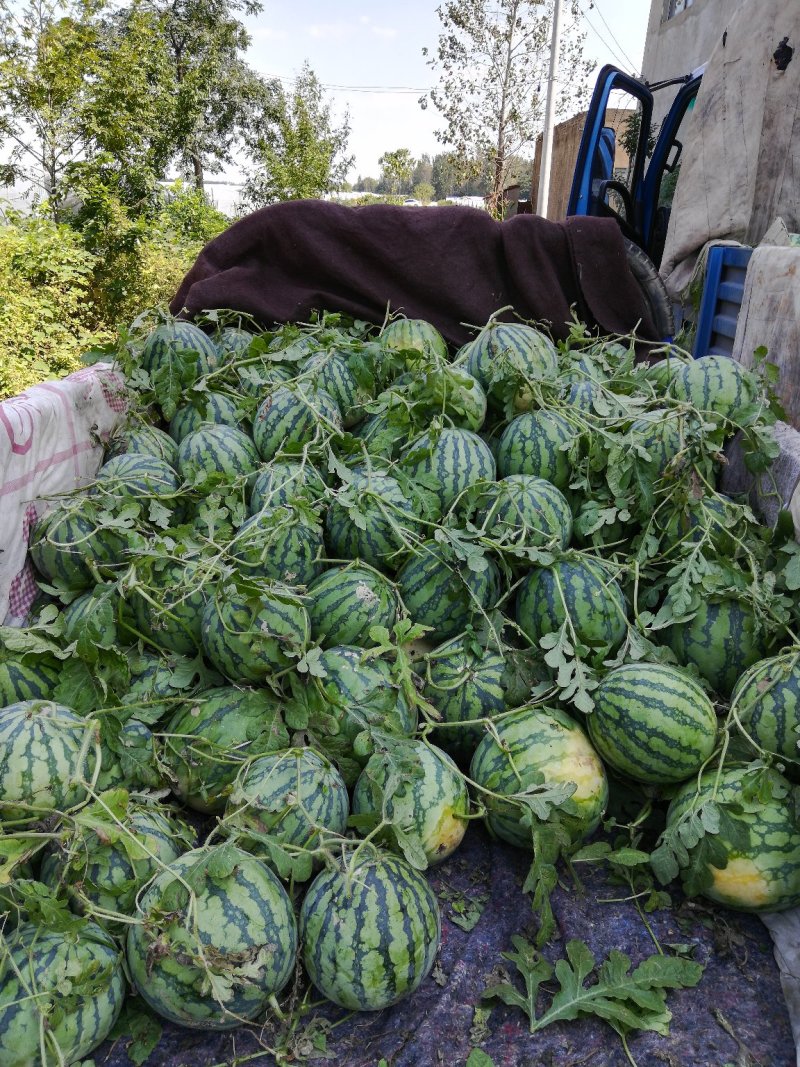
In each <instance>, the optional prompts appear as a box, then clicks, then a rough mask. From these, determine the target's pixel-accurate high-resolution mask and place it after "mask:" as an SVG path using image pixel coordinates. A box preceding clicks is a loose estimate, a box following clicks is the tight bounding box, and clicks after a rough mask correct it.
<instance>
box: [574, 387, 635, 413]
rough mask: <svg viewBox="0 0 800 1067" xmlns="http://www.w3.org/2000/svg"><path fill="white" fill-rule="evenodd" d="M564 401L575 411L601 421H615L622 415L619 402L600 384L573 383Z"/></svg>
mask: <svg viewBox="0 0 800 1067" xmlns="http://www.w3.org/2000/svg"><path fill="white" fill-rule="evenodd" d="M566 401H567V404H569V406H570V407H571V408H574V409H575V410H576V411H581V412H583V414H584V415H593V416H598V417H600V418H601V419H616V418H618V417H619V416H620V415H621V414H622V406H621V404H620V402H619V401H618V400H617V398H616V397H615V396H614V395H613V394H612V393H611V392H610V391H609V389H608V388H604V387H603V385H602V384H601V383H600V382H593V381H582V382H573V383H572V385H570V387H569V391H568V392H567V396H566Z"/></svg>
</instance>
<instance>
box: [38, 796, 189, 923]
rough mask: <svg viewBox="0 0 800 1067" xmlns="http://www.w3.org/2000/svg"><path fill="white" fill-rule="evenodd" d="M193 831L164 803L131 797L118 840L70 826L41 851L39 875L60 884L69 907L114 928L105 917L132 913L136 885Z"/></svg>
mask: <svg viewBox="0 0 800 1067" xmlns="http://www.w3.org/2000/svg"><path fill="white" fill-rule="evenodd" d="M195 837H196V834H195V831H194V830H193V829H192V828H191V827H190V826H188V825H187V824H186V823H185V822H183V821H182V820H180V819H179V818H178V817H177V815H176V813H175V812H174V811H173V810H172V809H171V808H168V807H167V806H166V805H164V804H159V803H157V802H146V801H140V800H137V801H133V800H131V801H130V802H129V803H128V805H127V809H126V811H125V813H124V814H123V815H122V817H121V818H120V820H119V838H118V840H111V841H109V840H101V839H100V838H98V836H97V834H96V833H95V832H94V831H93V830H91V829H88V828H84V827H81V826H76V827H75V828H74V829H73V830H72V831H71V832H70V833H68V834H67V836H66V837H63V838H61V839H60V840H59V842H58V845H57V847H56V849H55V851H53V852H52V853H50V854H48V855H47V856H46V857H45V860H44V862H43V864H42V872H41V875H40V879H41V881H42V882H44V884H45V885H47V886H50V887H51V888H53V889H56V890H61V889H62V888H63V890H64V891H66V893H67V895H68V897H69V900H70V905H71V907H72V908H73V910H75V911H77V912H78V913H80V914H85V915H88V916H89V917H90V918H92V919H94V920H95V921H96V922H97V923H98V924H99V925H100V926H107V927H108V928H109V929H112V930H116V932H120V929H121V928H122V927H121V924H120V923H116V925H114V923H113V919H112V918H111V917H112V916H113V915H120V916H124V915H133V913H134V911H135V909H136V896H137V894H138V892H139V890H140V889H141V887H142V886H143V885H145V884H146V883H147V882H149V881H150V879H151V878H152V877H153V875H154V874H156V873H157V872H158V871H160V870H161V868H162V866H163V865H164V864H167V863H172V862H173V860H176V859H177V858H178V856H180V855H181V853H182V852H186V851H187V850H188V849H190V848H192V847H193V846H194V844H195ZM105 913H108V914H105ZM109 924H111V925H109Z"/></svg>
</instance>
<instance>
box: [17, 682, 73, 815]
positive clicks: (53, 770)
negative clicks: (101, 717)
mask: <svg viewBox="0 0 800 1067" xmlns="http://www.w3.org/2000/svg"><path fill="white" fill-rule="evenodd" d="M91 730H92V725H91V724H90V723H87V722H86V721H85V720H84V719H80V718H78V716H77V715H76V714H75V713H74V712H73V711H71V710H70V709H69V708H66V707H64V706H63V705H61V704H55V703H53V702H51V701H48V700H20V701H19V702H18V703H16V704H9V706H8V707H6V708H0V825H5V826H6V827H10V826H11V824H12V823H13V824H15V825H16V826H18V827H19V826H25V825H27V824H30V823H34V822H38V821H39V820H40V819H43V818H44V817H45V816H46V815H49V814H51V813H52V812H54V811H65V810H67V809H68V808H72V807H75V805H76V804H80V803H81V801H82V800H84V798H85V797H86V789H85V787H84V786H83V784H82V782H81V780H82V779H83V778H84V776H85V775H87V774H89V773H90V766H89V764H90V759H89V758H88V757H87V755H86V753H85V752H83V751H82V746H83V743H84V740H85V739H86V737H87V733H88V732H91Z"/></svg>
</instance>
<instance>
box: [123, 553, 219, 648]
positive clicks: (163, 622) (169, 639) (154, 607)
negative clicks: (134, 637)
mask: <svg viewBox="0 0 800 1067" xmlns="http://www.w3.org/2000/svg"><path fill="white" fill-rule="evenodd" d="M136 574H137V579H138V584H137V585H135V586H133V587H132V590H131V595H130V603H131V606H132V608H133V613H134V618H135V620H136V627H137V629H138V630H139V632H140V633H141V634H142V635H143V636H144V637H146V638H148V639H149V640H150V641H152V643H153V644H154V645H156V646H157V647H158V648H162V649H166V650H167V651H169V652H178V653H179V654H181V655H186V656H193V655H196V654H197V652H198V650H199V649H200V648H202V639H201V629H200V621H201V616H202V611H203V608H204V607H205V606H206V604H207V603H208V594H207V593H206V591H205V582H206V578H207V575H208V571H207V569H205V568H204V567H203V566H202V564H201V563H199V562H198V561H197V560H192V559H172V558H170V557H169V556H163V555H157V556H153V557H151V558H150V559H149V560H147V561H146V562H145V563H140V564H138V565H137V570H136Z"/></svg>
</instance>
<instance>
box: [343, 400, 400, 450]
mask: <svg viewBox="0 0 800 1067" xmlns="http://www.w3.org/2000/svg"><path fill="white" fill-rule="evenodd" d="M387 395H391V399H390V400H388V401H387ZM380 399H381V401H382V403H385V404H387V405H388V406H387V407H386V408H385V409H384V410H382V411H379V412H377V413H376V414H375V415H370V416H369V417H368V418H366V419H364V421H363V422H361V423H359V424H358V426H357V427H356V428H355V429H354V430H353V435H354V436H355V437H356V438H357V439H358V440H359V441H360V442H361V443H362V445H363V448H364V449H365V451H366V452H367V453H368V455H370V456H377V457H380V458H382V459H396V458H397V456H398V455H399V454H400V451H401V449H402V448H403V446H404V445H405V444H406V443H407V442H408V438H409V434H411V432H412V419H411V412H410V409H409V406H408V403H407V401H406V399H405V398H402V399H401V400H399V401H398V395H397V394H395V393H392V394H387V393H382V394H381V397H380Z"/></svg>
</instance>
